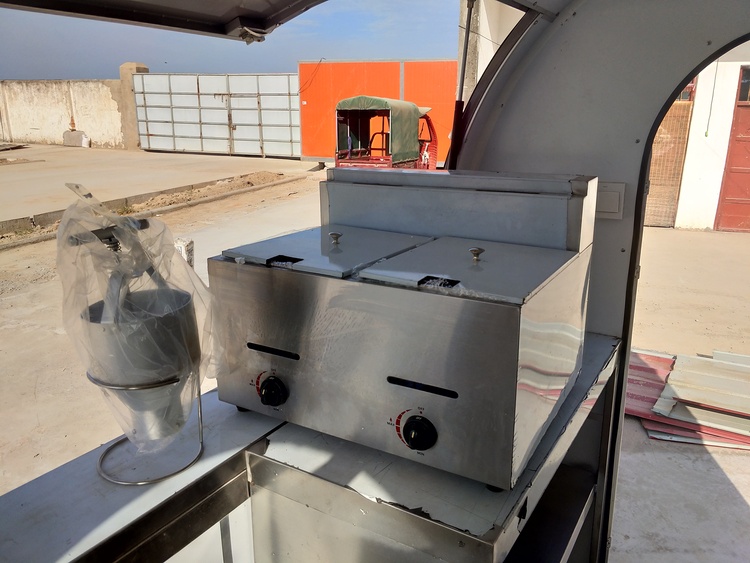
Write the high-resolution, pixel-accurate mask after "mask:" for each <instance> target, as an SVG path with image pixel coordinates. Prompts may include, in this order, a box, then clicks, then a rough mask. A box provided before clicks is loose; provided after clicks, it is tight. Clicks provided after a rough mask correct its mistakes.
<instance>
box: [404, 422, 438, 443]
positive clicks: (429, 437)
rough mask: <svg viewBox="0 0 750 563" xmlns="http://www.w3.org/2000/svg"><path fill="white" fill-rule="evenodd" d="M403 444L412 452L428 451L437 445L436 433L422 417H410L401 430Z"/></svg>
mask: <svg viewBox="0 0 750 563" xmlns="http://www.w3.org/2000/svg"><path fill="white" fill-rule="evenodd" d="M403 434H404V442H406V445H407V446H409V447H410V448H411V449H412V450H417V451H420V452H421V451H424V450H429V449H430V448H431V447H432V446H434V445H435V444H436V443H437V439H438V433H437V430H436V429H435V426H434V425H433V424H432V422H430V421H429V420H428V419H427V418H425V417H423V416H418V415H417V416H410V417H409V418H408V419H407V421H406V424H404V429H403Z"/></svg>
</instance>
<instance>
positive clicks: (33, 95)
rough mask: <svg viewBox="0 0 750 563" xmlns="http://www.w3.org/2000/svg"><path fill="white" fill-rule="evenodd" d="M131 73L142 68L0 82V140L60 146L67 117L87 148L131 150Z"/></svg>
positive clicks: (129, 65) (133, 136) (133, 128)
mask: <svg viewBox="0 0 750 563" xmlns="http://www.w3.org/2000/svg"><path fill="white" fill-rule="evenodd" d="M133 72H148V68H146V67H145V66H144V65H140V64H138V63H125V64H124V65H122V66H121V67H120V76H121V80H2V81H0V140H2V141H6V142H15V143H40V144H49V145H61V144H63V133H64V132H65V131H67V130H68V129H69V128H70V121H71V118H72V119H73V120H74V121H75V127H76V129H77V130H79V131H83V132H85V133H86V135H87V136H88V137H89V138H90V139H91V146H92V147H101V148H116V149H125V148H129V149H137V148H138V137H137V131H136V128H137V124H136V121H135V100H134V97H133V91H132V88H133V86H132V82H133V79H132V74H133Z"/></svg>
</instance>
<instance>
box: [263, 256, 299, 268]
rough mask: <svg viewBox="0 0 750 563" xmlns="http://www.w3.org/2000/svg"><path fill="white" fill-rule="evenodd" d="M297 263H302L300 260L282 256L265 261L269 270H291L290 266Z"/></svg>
mask: <svg viewBox="0 0 750 563" xmlns="http://www.w3.org/2000/svg"><path fill="white" fill-rule="evenodd" d="M297 262H302V258H294V257H293V256H284V255H283V254H279V255H278V256H274V257H273V258H269V259H268V260H266V266H268V267H269V268H271V267H274V268H287V269H288V270H291V269H292V265H293V264H296V263H297Z"/></svg>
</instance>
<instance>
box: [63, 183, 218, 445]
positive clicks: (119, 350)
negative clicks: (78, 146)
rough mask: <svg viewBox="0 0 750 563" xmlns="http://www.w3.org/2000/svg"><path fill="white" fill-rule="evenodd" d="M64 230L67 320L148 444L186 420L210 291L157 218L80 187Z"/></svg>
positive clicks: (204, 359) (133, 434)
mask: <svg viewBox="0 0 750 563" xmlns="http://www.w3.org/2000/svg"><path fill="white" fill-rule="evenodd" d="M68 187H70V188H71V189H73V191H76V192H77V193H78V194H79V195H80V196H81V198H82V200H83V201H79V202H77V203H75V204H73V205H71V206H70V207H69V208H68V209H67V210H66V211H65V214H64V215H63V218H62V221H61V223H60V227H59V229H58V233H57V270H58V274H59V275H60V279H61V281H62V285H63V321H64V324H65V328H66V330H67V332H68V335H69V336H70V337H71V339H72V340H73V342H74V343H75V345H76V348H77V350H78V354H79V356H80V357H81V360H82V361H83V363H84V365H85V367H86V371H87V375H88V377H89V379H90V380H91V381H92V382H94V383H95V384H97V385H98V386H99V387H100V388H101V389H102V391H103V393H104V396H105V397H106V398H107V400H108V402H109V404H110V406H111V407H112V409H113V412H114V414H115V417H116V418H117V420H118V422H119V423H120V426H121V427H122V430H123V432H124V433H125V435H126V436H127V437H128V439H129V440H130V441H131V442H132V443H133V444H135V445H136V447H137V448H138V450H139V451H142V452H154V451H158V450H160V449H163V448H164V447H166V446H167V445H168V444H169V443H170V442H171V441H172V440H173V439H174V438H175V437H176V436H177V435H178V434H179V432H180V430H181V429H182V428H183V427H184V426H185V424H186V422H187V420H188V418H189V417H190V413H191V411H192V408H193V403H194V400H195V398H196V396H197V394H198V392H199V388H200V383H201V380H202V377H203V375H205V372H206V371H207V370H208V367H209V364H210V359H211V354H210V347H211V322H210V320H211V315H210V294H209V291H208V289H207V288H206V286H205V285H204V284H203V282H202V281H201V280H200V278H198V276H197V275H196V274H195V272H194V271H193V269H192V268H190V267H189V265H188V264H187V262H185V260H184V259H183V258H182V256H180V254H179V253H178V252H177V251H176V250H175V247H174V242H173V239H172V236H171V234H170V232H169V230H168V229H167V227H166V226H165V225H164V224H163V223H162V222H160V221H158V220H154V219H148V220H136V219H133V218H130V217H121V216H118V215H114V214H112V213H110V212H109V211H107V210H106V208H105V207H104V206H103V205H102V204H101V203H99V202H98V201H96V199H95V198H93V196H91V194H90V193H88V192H86V191H85V189H84V188H82V187H81V186H78V185H69V186H68Z"/></svg>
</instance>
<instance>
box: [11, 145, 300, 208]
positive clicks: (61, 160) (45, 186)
mask: <svg viewBox="0 0 750 563" xmlns="http://www.w3.org/2000/svg"><path fill="white" fill-rule="evenodd" d="M11 158H12V159H24V160H27V161H28V162H23V163H18V164H9V165H4V166H0V221H6V220H11V219H19V218H21V217H30V216H32V215H35V214H41V213H47V212H50V211H59V210H62V209H65V208H66V207H68V205H70V204H71V203H72V202H73V201H74V200H75V197H74V196H73V195H72V194H71V192H70V191H69V190H68V189H67V188H66V187H65V184H66V183H67V182H75V183H78V184H83V185H84V186H86V187H87V188H89V189H90V190H91V192H92V193H93V194H94V195H95V196H96V197H97V198H99V199H100V200H101V201H111V200H114V199H119V198H124V197H128V196H133V195H137V194H143V193H151V192H155V191H160V190H166V189H170V188H178V187H182V186H191V185H194V184H200V183H203V182H210V181H213V180H220V179H222V178H229V177H232V176H239V175H241V174H249V173H251V172H257V171H259V170H266V171H269V172H281V173H284V174H301V173H304V172H305V171H307V170H310V169H311V168H312V167H313V166H314V165H315V163H311V162H301V161H299V160H287V159H280V158H257V157H240V156H222V155H207V154H182V153H158V152H146V151H122V150H110V149H86V148H81V147H63V146H57V145H29V146H28V147H27V148H23V149H17V150H13V151H3V152H2V153H0V159H11Z"/></svg>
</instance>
